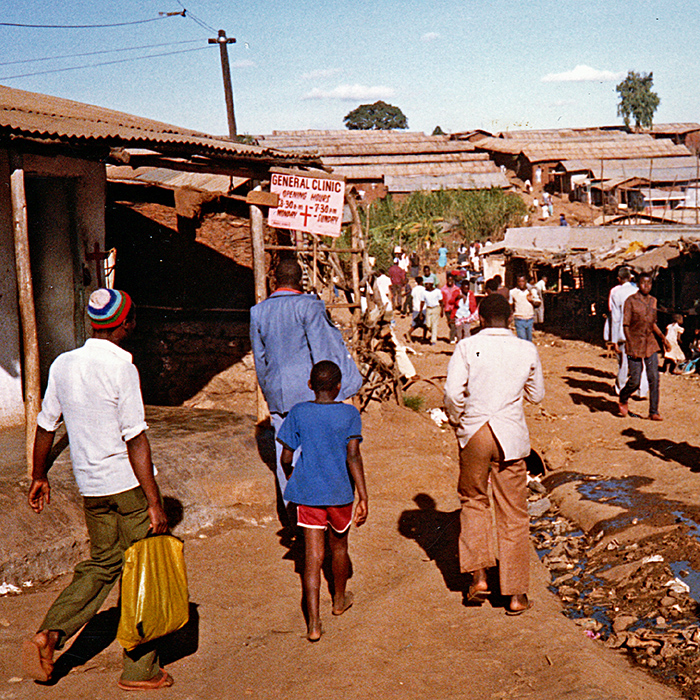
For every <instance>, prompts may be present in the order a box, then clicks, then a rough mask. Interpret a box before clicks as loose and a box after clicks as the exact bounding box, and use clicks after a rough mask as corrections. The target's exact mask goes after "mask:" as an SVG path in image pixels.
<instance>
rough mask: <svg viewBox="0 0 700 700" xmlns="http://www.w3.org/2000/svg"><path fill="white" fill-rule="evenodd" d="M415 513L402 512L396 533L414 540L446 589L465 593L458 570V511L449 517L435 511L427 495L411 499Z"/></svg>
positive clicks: (449, 514) (461, 576)
mask: <svg viewBox="0 0 700 700" xmlns="http://www.w3.org/2000/svg"><path fill="white" fill-rule="evenodd" d="M413 502H414V503H415V504H416V505H417V506H418V508H417V509H416V510H405V511H404V512H403V513H401V516H400V517H399V522H398V530H399V533H400V534H401V535H402V536H403V537H405V538H406V539H409V540H414V541H415V542H416V543H417V544H418V545H419V546H420V547H421V548H422V549H423V551H424V552H425V553H426V554H427V556H428V558H429V559H430V560H431V561H434V562H435V564H436V566H437V568H438V569H439V571H440V573H441V574H442V578H443V579H444V581H445V585H446V586H447V589H448V590H450V591H459V592H463V591H464V578H465V577H464V574H462V573H461V571H460V570H459V545H458V543H459V510H453V511H450V512H448V513H446V512H443V511H440V510H438V509H437V506H436V503H435V500H434V499H433V497H432V496H429V495H428V494H427V493H419V494H417V495H416V496H415V497H414V498H413Z"/></svg>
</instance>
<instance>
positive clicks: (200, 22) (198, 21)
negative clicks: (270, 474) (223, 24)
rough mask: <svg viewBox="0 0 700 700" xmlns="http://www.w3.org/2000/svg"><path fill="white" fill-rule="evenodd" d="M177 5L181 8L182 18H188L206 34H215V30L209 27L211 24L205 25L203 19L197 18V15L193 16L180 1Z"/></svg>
mask: <svg viewBox="0 0 700 700" xmlns="http://www.w3.org/2000/svg"><path fill="white" fill-rule="evenodd" d="M178 5H180V7H181V8H182V16H183V17H189V18H190V19H191V20H192V21H193V22H195V23H196V24H198V25H199V26H200V27H202V29H206V30H207V31H208V32H215V31H216V29H214V27H212V26H211V24H207V23H206V22H205V21H204V20H203V19H201V18H199V17H197V15H193V14H192V12H190V10H188V9H187V8H186V7H185V6H184V5H183V4H182V2H181V1H180V0H178Z"/></svg>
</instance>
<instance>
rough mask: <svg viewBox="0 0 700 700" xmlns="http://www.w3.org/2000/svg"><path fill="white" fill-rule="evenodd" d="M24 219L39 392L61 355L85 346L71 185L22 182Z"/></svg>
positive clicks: (66, 181) (70, 182) (48, 180)
mask: <svg viewBox="0 0 700 700" xmlns="http://www.w3.org/2000/svg"><path fill="white" fill-rule="evenodd" d="M25 187H26V197H27V220H28V226H29V250H30V256H31V267H32V279H33V282H34V306H35V309H36V322H37V335H38V338H39V358H40V364H41V382H42V387H45V386H46V382H47V379H48V373H49V367H50V366H51V363H52V362H53V361H54V359H56V357H57V356H58V355H60V354H61V353H62V352H66V351H68V350H73V349H74V348H75V347H76V346H78V345H81V344H82V343H83V342H84V341H85V326H84V323H83V322H82V306H83V304H82V297H83V296H84V292H83V288H82V279H81V275H80V271H79V270H76V267H77V266H78V265H79V262H78V261H79V257H78V241H77V234H76V227H75V216H74V212H75V204H74V203H75V183H74V182H73V180H71V179H69V178H57V177H32V176H29V177H27V178H26V185H25Z"/></svg>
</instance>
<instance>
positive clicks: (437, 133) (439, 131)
mask: <svg viewBox="0 0 700 700" xmlns="http://www.w3.org/2000/svg"><path fill="white" fill-rule="evenodd" d="M444 135H445V132H444V131H443V130H442V129H441V128H440V125H439V124H438V125H437V126H436V127H435V128H434V129H433V133H432V134H431V136H444Z"/></svg>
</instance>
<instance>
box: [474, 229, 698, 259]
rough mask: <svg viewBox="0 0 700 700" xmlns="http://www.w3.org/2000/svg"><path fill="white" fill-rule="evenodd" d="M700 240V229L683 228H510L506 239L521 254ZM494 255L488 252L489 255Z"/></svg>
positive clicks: (509, 245)
mask: <svg viewBox="0 0 700 700" xmlns="http://www.w3.org/2000/svg"><path fill="white" fill-rule="evenodd" d="M690 234H695V235H698V236H700V228H698V227H695V226H692V227H679V226H653V225H652V226H522V227H518V228H509V229H508V230H507V231H506V235H505V237H504V239H503V244H504V246H505V247H506V248H518V249H521V250H528V249H530V250H546V251H566V250H597V249H601V248H606V249H607V248H610V246H612V245H613V244H619V243H620V242H621V241H626V242H628V244H629V243H631V242H632V241H639V242H640V243H642V244H643V245H645V246H649V245H652V244H660V243H661V242H664V241H667V240H677V239H678V238H680V237H682V236H684V235H686V236H687V235H690ZM488 252H490V251H486V253H488Z"/></svg>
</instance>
